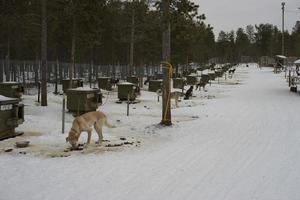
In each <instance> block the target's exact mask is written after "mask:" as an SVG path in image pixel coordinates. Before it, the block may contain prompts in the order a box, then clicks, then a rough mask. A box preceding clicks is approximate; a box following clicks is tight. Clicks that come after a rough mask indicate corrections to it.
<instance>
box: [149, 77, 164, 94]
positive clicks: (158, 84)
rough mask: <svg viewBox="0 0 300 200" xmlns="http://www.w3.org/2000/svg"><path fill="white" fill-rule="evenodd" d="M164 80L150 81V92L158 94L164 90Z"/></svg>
mask: <svg viewBox="0 0 300 200" xmlns="http://www.w3.org/2000/svg"><path fill="white" fill-rule="evenodd" d="M162 84H163V80H161V79H159V80H150V81H149V88H148V90H149V91H150V92H156V91H157V90H159V89H162Z"/></svg>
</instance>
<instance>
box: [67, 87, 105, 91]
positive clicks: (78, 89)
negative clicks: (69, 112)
mask: <svg viewBox="0 0 300 200" xmlns="http://www.w3.org/2000/svg"><path fill="white" fill-rule="evenodd" d="M69 90H73V91H95V90H99V89H97V88H89V87H78V88H73V89H69Z"/></svg>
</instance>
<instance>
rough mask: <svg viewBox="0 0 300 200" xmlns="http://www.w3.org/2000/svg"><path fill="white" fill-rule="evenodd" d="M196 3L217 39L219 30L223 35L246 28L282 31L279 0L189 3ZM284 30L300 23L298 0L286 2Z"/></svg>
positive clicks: (299, 2)
mask: <svg viewBox="0 0 300 200" xmlns="http://www.w3.org/2000/svg"><path fill="white" fill-rule="evenodd" d="M192 1H194V2H195V3H197V4H198V5H199V6H200V7H199V13H201V14H202V13H204V14H205V15H206V18H207V19H206V23H209V24H211V25H212V26H213V27H214V32H215V34H216V37H217V36H218V33H219V32H220V30H224V31H226V32H228V31H230V30H237V28H238V27H242V28H245V27H246V25H249V24H252V25H255V24H260V23H271V24H274V25H277V26H278V28H280V30H281V2H282V0H192ZM285 2H286V14H285V23H286V26H285V27H286V29H287V30H289V31H291V30H292V28H293V27H294V25H295V23H296V21H297V20H298V21H300V10H299V9H298V8H299V7H300V0H285Z"/></svg>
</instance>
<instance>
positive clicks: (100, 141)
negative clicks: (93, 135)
mask: <svg viewBox="0 0 300 200" xmlns="http://www.w3.org/2000/svg"><path fill="white" fill-rule="evenodd" d="M94 127H95V130H96V132H97V134H98V144H101V143H102V141H103V134H102V127H101V125H100V124H98V123H96V124H95V126H94Z"/></svg>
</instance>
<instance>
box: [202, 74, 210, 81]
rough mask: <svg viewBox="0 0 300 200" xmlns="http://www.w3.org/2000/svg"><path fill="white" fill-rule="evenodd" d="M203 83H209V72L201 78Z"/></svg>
mask: <svg viewBox="0 0 300 200" xmlns="http://www.w3.org/2000/svg"><path fill="white" fill-rule="evenodd" d="M200 82H201V83H208V82H209V75H208V74H202V75H201V78H200Z"/></svg>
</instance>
